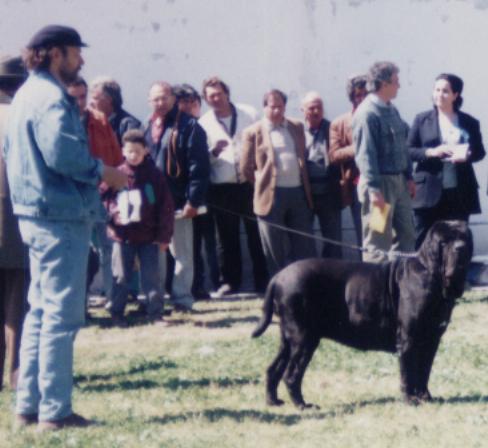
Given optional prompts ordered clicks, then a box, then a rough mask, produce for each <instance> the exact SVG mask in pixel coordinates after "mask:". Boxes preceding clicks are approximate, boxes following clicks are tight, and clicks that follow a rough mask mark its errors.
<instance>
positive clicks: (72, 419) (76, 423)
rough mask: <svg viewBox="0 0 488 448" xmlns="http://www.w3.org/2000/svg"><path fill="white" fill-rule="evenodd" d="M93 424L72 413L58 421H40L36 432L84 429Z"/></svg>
mask: <svg viewBox="0 0 488 448" xmlns="http://www.w3.org/2000/svg"><path fill="white" fill-rule="evenodd" d="M92 424H93V422H92V421H91V420H88V419H86V418H85V417H82V416H81V415H79V414H75V413H74V412H73V413H72V414H70V415H68V416H67V417H64V418H62V419H60V420H45V421H40V422H39V423H38V424H37V430H38V431H39V432H43V431H57V430H59V429H63V428H86V427H87V426H90V425H92Z"/></svg>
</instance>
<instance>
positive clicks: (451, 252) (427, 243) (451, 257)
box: [419, 221, 473, 299]
mask: <svg viewBox="0 0 488 448" xmlns="http://www.w3.org/2000/svg"><path fill="white" fill-rule="evenodd" d="M472 256H473V236H472V234H471V230H469V227H468V224H467V223H466V222H464V221H437V222H436V223H435V224H434V225H433V226H432V227H431V228H430V230H429V231H428V233H427V236H426V237H425V240H424V242H423V243H422V245H421V246H420V250H419V259H420V262H421V263H422V264H423V265H424V266H425V267H426V268H427V269H428V270H429V271H430V272H431V273H432V274H434V275H437V276H439V277H440V281H441V283H442V285H441V286H442V292H443V294H442V295H443V296H444V297H445V298H448V299H456V298H458V297H461V296H462V295H463V292H464V282H465V280H466V275H467V272H468V267H469V262H470V261H471V257H472Z"/></svg>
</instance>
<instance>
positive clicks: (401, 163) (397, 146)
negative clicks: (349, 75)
mask: <svg viewBox="0 0 488 448" xmlns="http://www.w3.org/2000/svg"><path fill="white" fill-rule="evenodd" d="M398 71H399V70H398V67H397V66H396V65H395V64H392V63H391V62H377V63H375V64H374V65H373V66H372V67H371V68H370V69H369V73H368V83H369V84H370V86H369V87H370V92H371V93H370V94H369V95H368V96H367V97H366V99H365V100H364V101H363V102H362V103H361V105H360V106H359V107H358V109H357V110H356V113H355V114H354V117H353V121H352V129H353V139H354V143H355V145H356V157H355V160H356V164H357V166H358V168H359V171H360V173H361V175H360V179H359V185H358V195H359V200H360V201H361V205H362V208H361V216H362V225H363V246H364V247H365V248H366V249H368V252H366V253H364V254H363V260H364V261H373V262H382V261H385V260H386V259H387V258H388V257H387V255H386V252H387V251H389V250H390V248H391V247H392V245H393V248H394V249H396V250H400V251H413V250H414V242H415V234H414V227H413V212H412V205H411V197H413V196H414V195H415V184H414V183H413V180H412V164H411V162H410V158H409V155H408V150H407V134H408V126H407V125H406V124H405V122H404V121H403V120H402V119H401V117H400V114H399V113H398V110H397V109H396V108H395V106H393V105H392V104H391V100H392V99H394V98H395V97H396V96H397V93H398V89H399V88H400V82H399V78H398ZM385 203H388V204H389V205H390V206H391V209H390V212H389V214H388V217H387V220H386V228H385V230H384V232H383V233H380V232H377V231H375V230H373V229H371V226H370V217H371V212H372V209H373V206H376V207H378V208H379V209H381V210H383V208H384V207H385ZM393 232H394V233H393ZM375 249H380V251H378V252H375V251H374V250H375Z"/></svg>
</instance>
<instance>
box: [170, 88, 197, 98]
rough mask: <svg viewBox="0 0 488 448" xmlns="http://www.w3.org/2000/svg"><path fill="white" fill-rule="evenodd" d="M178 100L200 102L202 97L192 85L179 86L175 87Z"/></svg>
mask: <svg viewBox="0 0 488 448" xmlns="http://www.w3.org/2000/svg"><path fill="white" fill-rule="evenodd" d="M173 92H174V94H175V96H176V99H177V100H186V99H189V100H200V95H199V94H198V92H197V91H196V90H195V89H194V88H193V87H192V86H191V85H190V84H178V85H176V86H174V87H173Z"/></svg>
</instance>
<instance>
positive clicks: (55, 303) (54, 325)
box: [5, 25, 127, 430]
mask: <svg viewBox="0 0 488 448" xmlns="http://www.w3.org/2000/svg"><path fill="white" fill-rule="evenodd" d="M83 46H85V44H84V43H83V42H82V41H81V38H80V36H79V34H78V33H77V32H76V31H75V30H74V29H72V28H68V27H64V26H58V25H50V26H47V27H45V28H43V29H41V30H40V31H38V32H37V33H36V34H35V35H34V36H33V38H32V39H31V41H30V42H29V44H28V45H27V49H26V53H25V63H26V66H27V68H28V69H30V70H31V74H30V76H29V78H28V80H27V81H26V82H25V84H24V85H23V86H22V87H21V88H20V89H19V91H18V92H17V94H16V95H15V97H14V100H13V102H12V106H11V112H10V115H9V120H10V122H9V126H8V133H7V138H6V141H5V157H6V161H7V175H8V181H9V185H10V194H11V198H12V203H13V210H14V213H15V214H16V215H18V217H19V226H20V233H21V236H22V239H23V241H24V243H25V244H26V245H27V246H28V248H29V258H30V267H31V277H32V281H31V286H30V289H29V297H28V300H29V305H30V310H29V313H28V314H27V317H26V319H25V323H24V330H23V333H22V341H21V348H20V372H19V379H18V388H17V403H16V410H15V412H16V421H17V424H18V425H28V424H32V423H36V422H38V428H39V429H40V430H52V429H59V428H62V427H64V426H86V425H87V424H88V423H89V421H88V420H86V419H84V418H83V417H81V416H80V415H78V414H75V413H73V410H72V407H71V391H72V384H73V342H74V338H75V335H76V333H77V331H78V330H79V328H80V327H81V326H82V325H83V323H84V316H85V309H84V306H85V282H86V269H83V268H81V269H80V266H81V267H83V266H86V265H87V257H88V246H89V241H90V236H91V228H92V224H93V222H94V221H96V220H99V219H100V218H101V216H102V208H101V202H100V197H99V194H98V191H97V185H98V183H99V182H100V180H102V179H103V180H104V181H105V182H106V183H107V184H108V185H111V186H113V187H114V188H121V187H123V186H124V185H125V184H126V183H127V177H126V175H124V174H122V173H120V172H119V171H117V170H116V169H115V168H111V167H107V166H104V165H103V163H102V162H101V161H99V160H95V159H93V158H92V157H91V156H90V152H89V150H88V146H87V137H86V134H85V131H84V129H83V127H82V125H81V123H80V118H79V111H78V108H77V105H76V103H75V101H74V98H72V97H70V96H69V95H68V94H67V92H66V85H67V84H68V83H69V82H70V81H72V80H74V79H75V78H76V76H77V74H78V72H79V70H80V69H81V66H82V65H83V58H82V57H81V47H83Z"/></svg>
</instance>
